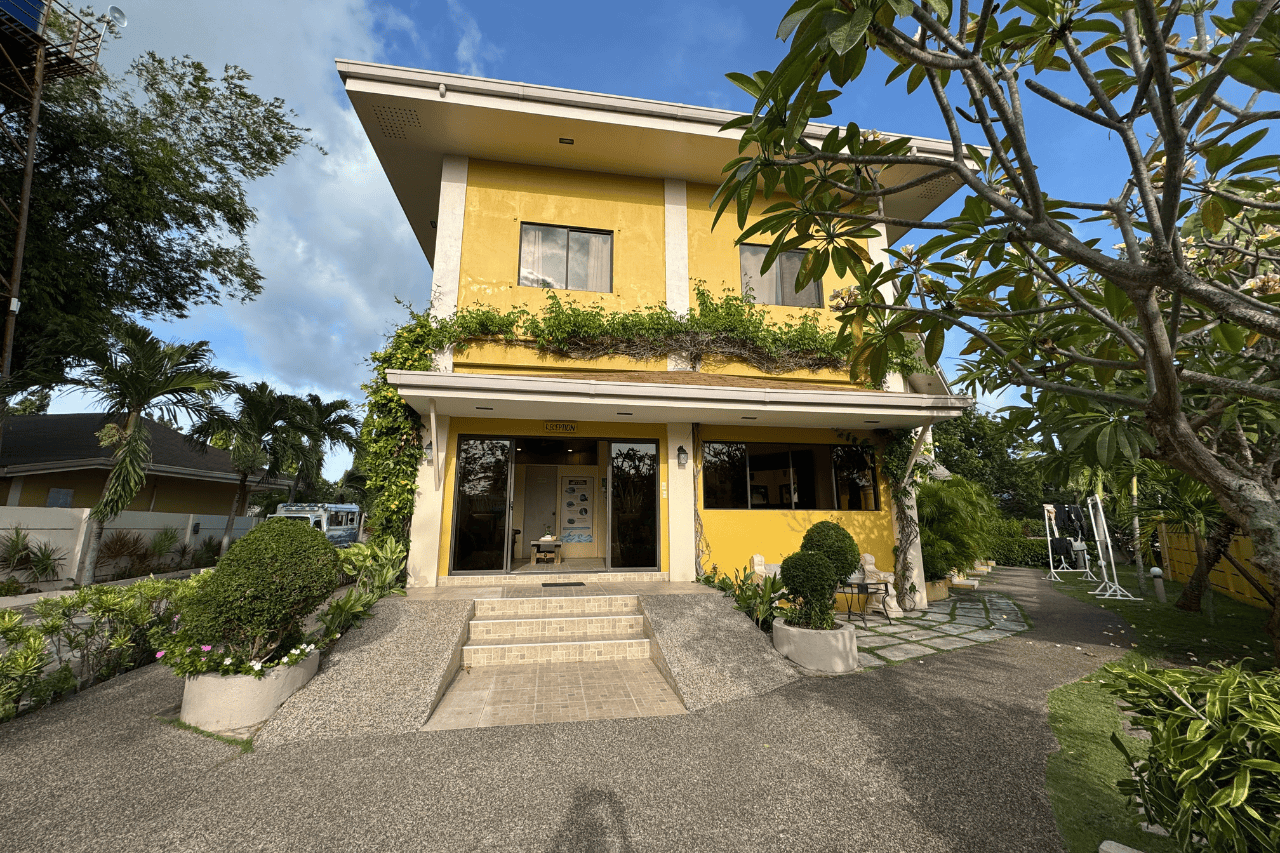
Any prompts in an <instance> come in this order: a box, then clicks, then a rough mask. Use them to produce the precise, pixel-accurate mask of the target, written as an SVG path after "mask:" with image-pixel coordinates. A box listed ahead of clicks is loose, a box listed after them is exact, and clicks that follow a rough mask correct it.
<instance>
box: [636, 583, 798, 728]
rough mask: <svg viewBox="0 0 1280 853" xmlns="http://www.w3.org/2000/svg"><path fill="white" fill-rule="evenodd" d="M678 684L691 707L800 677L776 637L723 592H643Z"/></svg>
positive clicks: (642, 602) (761, 690) (647, 611)
mask: <svg viewBox="0 0 1280 853" xmlns="http://www.w3.org/2000/svg"><path fill="white" fill-rule="evenodd" d="M640 606H641V608H643V610H644V612H645V615H646V616H647V617H648V619H649V624H650V625H652V626H653V634H654V637H655V638H656V639H657V641H658V647H659V648H660V649H661V650H662V654H663V657H664V658H665V659H666V662H667V667H668V669H669V670H670V672H671V676H672V677H673V678H674V679H675V682H676V688H677V689H678V690H679V693H680V696H681V697H682V698H683V699H684V705H685V707H686V708H687V709H689V710H690V711H697V710H699V709H701V708H705V707H707V706H708V705H711V704H713V703H716V702H727V701H730V700H733V699H745V698H746V697H748V696H756V695H759V694H761V693H768V692H769V691H770V690H774V689H776V688H778V687H781V686H782V685H784V684H787V683H788V682H791V681H795V680H796V679H798V678H799V677H800V675H799V673H797V672H796V671H795V669H793V668H792V667H791V665H790V664H788V663H787V661H786V658H784V657H783V656H782V655H780V654H778V653H777V652H776V651H774V649H773V641H772V640H770V638H769V635H768V634H765V633H764V632H763V631H761V630H760V629H759V628H757V627H756V625H755V623H754V622H752V621H751V620H750V619H749V618H747V615H746V614H745V613H739V612H738V611H737V610H734V609H733V605H732V603H731V602H730V600H729V599H728V598H725V597H724V596H721V595H642V596H640Z"/></svg>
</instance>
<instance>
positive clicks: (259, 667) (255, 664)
mask: <svg viewBox="0 0 1280 853" xmlns="http://www.w3.org/2000/svg"><path fill="white" fill-rule="evenodd" d="M249 666H251V667H253V668H254V669H255V670H258V669H262V664H260V663H258V662H257V661H256V660H255V661H254V662H253V663H251V664H249Z"/></svg>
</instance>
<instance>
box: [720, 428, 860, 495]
mask: <svg viewBox="0 0 1280 853" xmlns="http://www.w3.org/2000/svg"><path fill="white" fill-rule="evenodd" d="M876 482H877V481H876V467H875V458H874V456H873V455H871V454H868V453H866V452H864V451H863V450H861V449H859V448H857V447H854V446H852V445H844V444H773V443H763V442H741V441H708V442H704V443H703V445H702V496H703V507H704V508H706V509H784V510H790V509H805V510H824V509H832V510H845V511H854V512H858V511H865V512H875V511H878V510H879V509H880V497H879V489H878V488H877V485H876Z"/></svg>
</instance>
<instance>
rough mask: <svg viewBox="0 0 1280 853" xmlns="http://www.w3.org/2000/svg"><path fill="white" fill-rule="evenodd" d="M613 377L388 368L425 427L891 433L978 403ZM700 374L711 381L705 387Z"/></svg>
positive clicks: (737, 380) (720, 379)
mask: <svg viewBox="0 0 1280 853" xmlns="http://www.w3.org/2000/svg"><path fill="white" fill-rule="evenodd" d="M622 375H623V376H628V377H631V376H641V375H643V374H622ZM597 376H598V375H597ZM607 376H608V375H606V376H605V377H601V378H592V374H584V375H583V376H582V378H577V377H565V376H563V375H557V376H528V375H524V376H510V375H491V374H475V373H427V372H419V371H405V370H388V371H387V381H388V382H390V383H391V385H392V386H393V387H395V388H396V390H397V391H399V393H400V396H401V397H403V398H404V399H405V400H406V401H407V402H408V403H409V405H411V406H413V408H414V409H415V410H416V411H417V412H418V413H419V414H421V415H422V417H423V420H424V421H425V420H426V419H427V418H428V417H429V416H430V413H431V410H432V407H433V404H434V409H435V413H436V414H437V415H444V416H448V417H481V418H511V419H516V420H558V421H560V420H562V421H605V422H632V423H691V422H696V423H703V424H737V425H739V426H773V427H779V426H781V427H807V428H828V427H829V428H835V429H895V428H905V427H917V426H923V425H925V424H929V423H933V422H935V421H939V420H944V419H947V418H954V417H957V416H959V415H960V413H961V412H963V411H964V410H965V409H967V408H969V407H970V406H971V405H973V400H972V398H970V397H963V396H954V395H947V394H909V393H896V392H885V391H861V390H854V389H852V388H843V387H841V386H833V387H831V388H830V389H828V388H825V387H821V386H819V385H817V384H816V383H808V384H795V385H796V387H787V384H788V383H786V382H785V381H783V380H775V381H773V382H770V381H769V380H756V379H745V378H741V377H730V376H722V375H715V374H690V373H673V374H671V375H670V376H666V375H665V374H660V373H654V374H649V375H648V376H652V377H653V378H652V379H649V378H647V377H646V381H621V380H618V379H616V378H612V377H608V378H606V377H607ZM702 377H705V380H704V381H705V383H706V384H699V379H700V378H702ZM664 380H665V381H664Z"/></svg>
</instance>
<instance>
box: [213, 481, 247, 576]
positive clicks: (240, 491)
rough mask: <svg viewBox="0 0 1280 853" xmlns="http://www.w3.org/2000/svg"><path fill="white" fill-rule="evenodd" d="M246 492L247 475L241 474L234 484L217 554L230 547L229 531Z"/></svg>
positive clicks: (232, 527) (245, 497) (225, 551)
mask: <svg viewBox="0 0 1280 853" xmlns="http://www.w3.org/2000/svg"><path fill="white" fill-rule="evenodd" d="M248 492H249V475H248V474H241V475H240V483H239V485H237V486H236V496H235V498H233V499H232V501H231V515H228V516H227V526H226V528H224V529H223V531H222V547H221V548H220V549H219V550H218V554H219V556H221V555H222V554H225V553H227V549H228V548H230V547H231V531H232V530H233V529H234V528H235V526H236V513H238V512H239V511H240V507H241V506H242V505H243V503H244V501H245V500H246V499H247V496H248ZM242 496H244V497H242Z"/></svg>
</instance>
